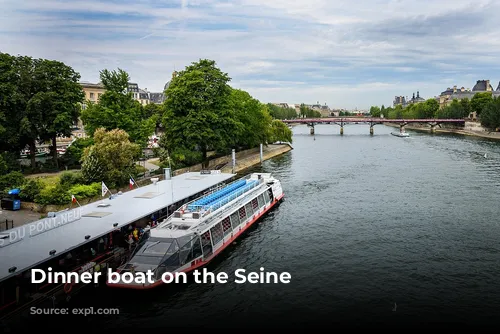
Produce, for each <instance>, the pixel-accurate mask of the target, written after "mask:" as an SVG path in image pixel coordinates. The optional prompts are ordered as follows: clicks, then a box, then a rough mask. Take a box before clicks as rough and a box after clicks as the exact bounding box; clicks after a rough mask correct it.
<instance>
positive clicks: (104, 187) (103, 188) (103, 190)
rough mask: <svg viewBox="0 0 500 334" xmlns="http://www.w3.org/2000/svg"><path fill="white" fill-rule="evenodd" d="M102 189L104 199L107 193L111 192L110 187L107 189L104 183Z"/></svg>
mask: <svg viewBox="0 0 500 334" xmlns="http://www.w3.org/2000/svg"><path fill="white" fill-rule="evenodd" d="M101 189H102V197H104V195H106V193H107V192H108V191H109V189H108V187H106V185H105V184H104V182H102V185H101Z"/></svg>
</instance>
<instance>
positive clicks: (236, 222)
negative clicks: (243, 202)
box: [230, 212, 240, 230]
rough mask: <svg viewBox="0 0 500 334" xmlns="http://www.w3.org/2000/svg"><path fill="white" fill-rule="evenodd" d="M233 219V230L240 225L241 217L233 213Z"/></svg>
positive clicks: (231, 217)
mask: <svg viewBox="0 0 500 334" xmlns="http://www.w3.org/2000/svg"><path fill="white" fill-rule="evenodd" d="M230 219H231V226H232V227H233V230H234V229H235V228H236V227H237V226H238V225H240V217H239V216H238V212H235V213H233V214H232V215H231V216H230Z"/></svg>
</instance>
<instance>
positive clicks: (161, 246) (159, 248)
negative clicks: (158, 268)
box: [139, 238, 179, 257]
mask: <svg viewBox="0 0 500 334" xmlns="http://www.w3.org/2000/svg"><path fill="white" fill-rule="evenodd" d="M172 244H173V247H172ZM170 248H172V249H173V250H170ZM175 248H177V249H178V248H179V247H178V245H177V243H176V242H175V240H174V239H159V238H150V239H149V240H148V241H147V242H146V243H145V244H144V246H143V247H142V251H140V252H139V254H140V255H153V256H161V257H163V256H164V255H165V253H167V252H169V250H170V253H173V252H175V251H177V249H175Z"/></svg>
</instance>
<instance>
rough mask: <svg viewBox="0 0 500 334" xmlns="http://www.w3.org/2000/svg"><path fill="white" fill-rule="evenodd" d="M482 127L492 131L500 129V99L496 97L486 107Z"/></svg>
mask: <svg viewBox="0 0 500 334" xmlns="http://www.w3.org/2000/svg"><path fill="white" fill-rule="evenodd" d="M481 125H482V126H484V127H486V128H489V129H491V130H497V129H498V128H500V98H498V97H496V98H494V99H492V100H491V101H490V102H488V103H487V104H486V105H485V107H484V109H483V113H482V114H481Z"/></svg>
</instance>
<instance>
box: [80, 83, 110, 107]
mask: <svg viewBox="0 0 500 334" xmlns="http://www.w3.org/2000/svg"><path fill="white" fill-rule="evenodd" d="M80 85H81V86H82V89H83V92H84V93H85V101H91V102H95V103H97V102H98V101H99V98H100V97H101V95H102V94H103V93H104V92H105V91H106V89H105V88H104V86H103V85H102V83H100V82H99V83H91V82H87V81H82V82H80ZM85 108H86V104H85V103H83V105H82V109H85Z"/></svg>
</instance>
